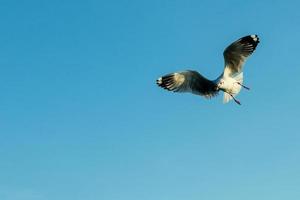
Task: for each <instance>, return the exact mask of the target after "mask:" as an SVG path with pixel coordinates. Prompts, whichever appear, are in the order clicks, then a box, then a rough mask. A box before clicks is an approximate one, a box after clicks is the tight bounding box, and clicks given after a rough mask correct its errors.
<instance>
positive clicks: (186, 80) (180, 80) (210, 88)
mask: <svg viewBox="0 0 300 200" xmlns="http://www.w3.org/2000/svg"><path fill="white" fill-rule="evenodd" d="M156 83H157V85H158V86H160V87H162V88H164V89H166V90H169V91H173V92H190V93H193V94H197V95H201V96H204V97H206V98H210V97H213V96H215V95H217V94H218V91H217V90H216V84H215V83H214V82H213V81H210V80H208V79H206V78H205V77H203V76H202V75H201V74H199V73H198V72H196V71H190V70H187V71H182V72H176V73H171V74H167V75H165V76H163V77H160V78H159V79H157V81H156Z"/></svg>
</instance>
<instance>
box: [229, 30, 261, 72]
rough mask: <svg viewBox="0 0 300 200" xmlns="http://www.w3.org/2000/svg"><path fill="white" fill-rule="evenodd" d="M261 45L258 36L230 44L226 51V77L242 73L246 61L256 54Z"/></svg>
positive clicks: (251, 36)
mask: <svg viewBox="0 0 300 200" xmlns="http://www.w3.org/2000/svg"><path fill="white" fill-rule="evenodd" d="M258 43H259V38H258V36H257V35H248V36H245V37H242V38H240V39H238V40H237V41H235V42H233V43H232V44H230V45H229V46H228V47H227V48H226V49H225V51H224V53H223V55H224V59H225V69H224V75H225V76H234V75H235V74H238V73H241V72H242V69H243V65H244V63H245V61H246V59H247V58H248V57H249V56H250V55H251V54H252V53H253V52H254V50H255V48H256V46H257V45H258Z"/></svg>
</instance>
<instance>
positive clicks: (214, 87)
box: [156, 35, 259, 104]
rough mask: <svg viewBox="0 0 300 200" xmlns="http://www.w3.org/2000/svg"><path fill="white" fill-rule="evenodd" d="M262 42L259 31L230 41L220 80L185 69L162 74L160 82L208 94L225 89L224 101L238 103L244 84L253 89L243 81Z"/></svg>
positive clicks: (204, 94)
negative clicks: (245, 67)
mask: <svg viewBox="0 0 300 200" xmlns="http://www.w3.org/2000/svg"><path fill="white" fill-rule="evenodd" d="M258 43H259V38H258V36H257V35H249V36H245V37H242V38H240V39H239V40H237V41H235V42H233V43H232V44H231V45H229V46H228V47H227V48H226V49H225V51H224V53H223V55H224V59H225V68H224V71H223V73H222V74H221V75H220V76H219V77H218V78H217V79H216V80H208V79H206V78H205V77H204V76H202V75H201V74H200V73H198V72H197V71H193V70H185V71H181V72H175V73H171V74H167V75H165V76H162V77H160V78H159V79H157V81H156V83H157V84H158V85H159V86H160V87H162V88H164V89H167V90H169V91H173V92H189V93H193V94H196V95H201V96H204V97H206V98H211V97H214V96H216V95H217V94H218V92H219V91H220V90H221V91H223V92H224V100H223V102H224V103H227V102H228V101H230V100H231V99H234V101H235V102H236V103H238V104H240V102H239V101H238V100H237V99H236V98H235V96H236V95H237V94H238V93H239V92H240V90H241V89H242V87H243V88H245V89H249V88H248V87H246V86H244V85H243V72H242V68H243V64H244V62H245V60H246V59H247V57H248V56H250V55H251V54H252V53H253V51H254V50H255V48H256V46H257V44H258Z"/></svg>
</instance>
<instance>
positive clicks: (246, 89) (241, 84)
mask: <svg viewBox="0 0 300 200" xmlns="http://www.w3.org/2000/svg"><path fill="white" fill-rule="evenodd" d="M237 84H239V85H240V86H242V87H243V88H245V89H246V90H250V88H248V87H246V86H244V85H243V84H241V83H240V82H237Z"/></svg>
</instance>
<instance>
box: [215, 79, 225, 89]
mask: <svg viewBox="0 0 300 200" xmlns="http://www.w3.org/2000/svg"><path fill="white" fill-rule="evenodd" d="M220 89H224V79H222V78H221V79H220V80H219V82H218V83H217V86H216V90H220Z"/></svg>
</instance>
